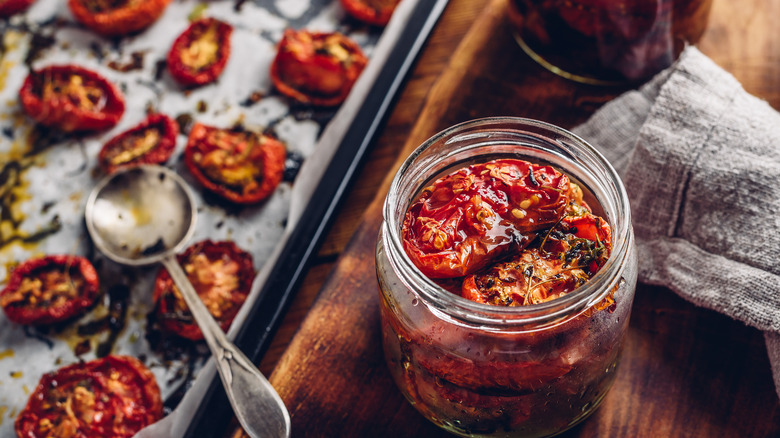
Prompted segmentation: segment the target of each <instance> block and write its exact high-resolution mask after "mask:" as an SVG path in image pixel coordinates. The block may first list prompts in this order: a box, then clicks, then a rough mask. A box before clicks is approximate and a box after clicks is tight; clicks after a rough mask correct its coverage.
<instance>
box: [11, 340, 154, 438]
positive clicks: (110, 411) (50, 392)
mask: <svg viewBox="0 0 780 438" xmlns="http://www.w3.org/2000/svg"><path fill="white" fill-rule="evenodd" d="M162 414H163V409H162V399H161V397H160V388H159V386H158V385H157V381H156V380H155V377H154V375H153V374H152V372H151V371H149V369H148V368H147V367H146V366H145V365H144V364H143V363H141V361H139V360H138V359H136V358H134V357H129V356H107V357H105V358H102V359H96V360H93V361H90V362H86V363H75V364H73V365H69V366H66V367H63V368H60V369H59V370H57V371H54V372H51V373H48V374H45V375H44V376H43V377H42V378H41V380H40V381H39V382H38V386H37V387H36V388H35V391H34V392H33V393H32V395H31V396H30V399H29V401H28V402H27V406H25V408H24V409H23V410H22V412H20V413H19V416H18V417H17V418H16V423H15V428H16V433H17V435H18V436H20V437H29V438H37V437H40V438H44V437H106V438H108V437H112V438H129V437H132V436H133V435H135V433H136V432H138V431H139V430H141V429H142V428H144V427H146V426H148V425H149V424H152V423H154V422H156V421H158V420H159V419H160V418H162Z"/></svg>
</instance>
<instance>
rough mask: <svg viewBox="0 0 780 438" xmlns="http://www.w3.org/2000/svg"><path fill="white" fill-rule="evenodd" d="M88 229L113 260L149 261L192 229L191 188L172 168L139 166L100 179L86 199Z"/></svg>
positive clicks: (182, 240)
mask: <svg viewBox="0 0 780 438" xmlns="http://www.w3.org/2000/svg"><path fill="white" fill-rule="evenodd" d="M85 217H86V219H87V229H88V231H89V234H90V235H91V236H92V240H93V241H94V242H95V246H97V247H98V249H100V251H101V252H102V253H103V254H105V255H106V256H107V257H109V258H110V259H112V260H113V261H115V262H117V263H121V264H125V265H133V266H140V265H150V264H152V263H156V262H159V261H161V260H162V259H163V257H165V256H166V254H170V253H176V252H178V251H179V250H181V249H182V247H183V246H184V245H185V244H186V243H187V241H188V240H189V239H190V237H192V234H193V232H194V231H195V222H196V218H197V211H196V209H195V200H194V197H193V195H192V191H191V190H190V189H189V187H188V186H187V184H186V183H185V182H184V180H182V178H181V177H180V176H179V175H178V174H176V172H174V171H172V170H170V169H168V168H166V167H161V166H139V167H133V168H130V169H127V170H125V171H122V172H117V173H115V174H113V175H111V176H109V177H108V178H104V179H103V180H101V181H100V182H99V183H98V185H97V186H96V187H95V189H94V190H93V191H92V193H91V194H90V197H89V198H88V199H87V207H86V213H85Z"/></svg>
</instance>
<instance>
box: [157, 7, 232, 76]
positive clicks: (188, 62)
mask: <svg viewBox="0 0 780 438" xmlns="http://www.w3.org/2000/svg"><path fill="white" fill-rule="evenodd" d="M231 33H233V27H232V26H231V25H229V24H227V23H224V22H222V21H219V20H217V19H214V18H202V19H200V20H197V21H195V22H193V23H192V24H190V27H188V28H187V30H185V31H184V32H183V33H182V34H181V35H179V37H178V38H176V40H175V41H174V42H173V46H171V50H170V51H169V52H168V70H169V71H170V72H171V76H173V78H174V79H176V81H177V82H178V83H180V84H182V85H184V86H187V87H191V86H198V85H204V84H208V83H210V82H214V81H215V80H217V78H218V77H219V75H220V74H221V73H222V70H224V69H225V65H226V64H227V61H228V58H230V34H231Z"/></svg>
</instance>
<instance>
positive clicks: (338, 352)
mask: <svg viewBox="0 0 780 438" xmlns="http://www.w3.org/2000/svg"><path fill="white" fill-rule="evenodd" d="M761 1H762V0H751V1H748V2H745V3H749V4H750V5H755V4H758V3H759V2H761ZM715 3H716V4H715V6H716V8H715V10H713V15H712V17H711V20H710V28H709V31H708V33H707V34H706V35H705V40H703V41H702V44H701V47H702V50H703V51H705V53H707V54H710V53H715V54H717V55H719V56H720V58H718V57H717V56H713V55H711V56H713V58H714V59H715V60H716V62H719V64H721V65H723V66H724V67H726V68H730V69H731V71H732V72H737V73H735V74H738V73H739V72H742V73H743V76H742V77H740V76H739V74H738V79H740V80H742V81H743V83H745V85H746V87H745V88H746V89H748V91H752V90H758V92H762V91H763V92H764V96H765V97H767V98H770V99H774V100H773V101H770V103H773V104H774V105H775V107H776V108H777V107H778V105H780V94H778V93H780V85H779V84H778V83H777V82H776V81H775V80H774V79H772V78H770V77H759V76H755V77H752V76H751V74H745V72H746V71H747V70H742V64H741V63H739V60H741V59H742V56H744V53H741V52H740V51H739V48H740V44H743V45H744V47H747V44H748V43H749V41H748V38H753V41H755V35H753V34H745V35H744V36H739V35H740V33H742V32H743V29H744V27H743V26H742V25H743V24H745V23H750V26H752V27H751V29H753V32H754V31H755V26H759V28H761V26H763V29H764V31H765V34H768V33H770V32H771V29H772V27H771V26H772V25H771V20H770V19H769V18H768V17H769V16H771V14H769V15H767V16H766V17H763V15H761V14H759V15H758V16H756V17H753V16H750V13H751V11H750V7H749V6H750V5H746V4H743V3H742V2H740V5H739V6H736V5H727V4H723V5H719V3H718V2H717V0H716V2H715ZM721 3H732V2H721ZM734 3H736V2H734ZM771 3H772V5H769V2H767V3H766V4H763V5H762V7H766V8H767V10H769V9H771V8H775V9H776V8H777V7H780V1H775V0H772V2H771ZM718 6H722V7H721V8H718ZM770 6H771V7H770ZM505 8H506V0H493V1H490V2H489V3H488V4H487V5H486V6H485V7H484V9H481V12H480V14H479V16H478V17H475V20H474V23H473V25H471V27H470V30H469V32H468V33H467V34H466V36H465V37H464V38H463V40H462V41H461V43H460V45H459V46H458V48H457V50H456V51H455V52H454V53H453V54H452V58H451V61H450V64H449V67H448V68H447V70H446V71H445V72H444V73H443V74H442V75H441V76H440V78H439V80H438V81H437V82H436V83H435V84H434V86H433V88H432V89H431V90H430V92H429V95H428V97H427V99H426V101H425V105H424V107H423V109H422V111H421V113H420V114H419V120H418V122H417V124H416V125H415V126H414V129H413V130H412V132H411V133H410V134H409V135H408V137H407V141H406V143H405V145H404V148H403V151H402V152H401V154H400V156H401V159H403V158H404V157H406V156H407V155H408V154H409V152H411V151H412V150H413V149H414V148H415V147H416V146H417V145H419V144H420V143H421V142H422V141H423V140H425V139H426V138H428V137H429V136H431V135H432V134H434V133H435V132H438V131H439V130H441V129H443V128H445V127H448V126H450V125H453V124H455V123H458V122H461V121H465V120H469V119H473V118H477V117H485V116H493V115H515V116H523V117H531V118H536V119H542V120H545V121H549V122H551V123H554V124H558V125H560V126H563V127H567V128H569V127H572V126H574V125H576V124H578V123H581V122H582V121H584V120H585V119H586V118H587V117H588V116H589V115H590V114H592V112H593V111H595V110H596V109H597V108H598V107H599V106H601V105H602V104H603V103H605V102H607V101H609V100H610V99H612V98H614V97H615V96H617V95H618V94H620V93H621V92H622V91H624V90H621V89H617V88H603V87H593V86H586V85H581V84H575V83H572V82H569V81H566V80H563V79H560V78H558V77H556V76H554V75H553V74H551V73H549V72H547V71H546V70H544V69H542V68H540V67H539V66H538V65H536V64H535V63H533V61H531V60H530V59H529V58H528V57H527V56H526V55H525V54H524V53H523V52H522V51H521V50H520V49H519V47H518V46H517V44H516V43H515V42H514V40H513V39H512V36H511V34H510V32H509V29H508V27H507V24H506V19H505ZM754 9H755V8H754ZM754 12H755V11H754ZM762 17H763V18H762ZM740 20H741V21H740ZM740 23H742V24H740ZM757 23H758V24H757ZM436 32H446V30H441V29H437V31H436ZM773 33H774V34H777V32H773ZM708 38H709V39H708ZM762 38H764V39H763V40H762V41H766V40H767V38H768V37H766V36H765V35H764V36H763V37H762ZM772 38H773V39H772V41H774V42H775V43H778V42H780V38H778V37H772ZM708 44H710V46H708ZM707 47H710V48H711V50H710V51H709V52H708V51H707V50H706V49H707ZM769 47H772V46H771V45H770V46H769ZM775 47H776V46H775ZM716 49H717V50H716ZM761 50H763V52H762V53H763V55H767V53H766V51H767V50H770V49H761ZM774 63H775V64H777V65H775V66H772V67H767V66H763V68H764V71H767V70H768V71H775V72H777V71H778V70H777V68H778V67H780V61H778V60H777V59H775V60H774ZM772 69H774V70H772ZM751 78H752V79H751ZM399 164H400V161H399V162H398V163H396V168H397V167H398V165H399ZM393 173H394V170H393V171H391V172H389V175H388V178H387V179H386V180H385V182H384V184H383V185H382V187H381V189H380V190H379V192H378V194H377V196H376V198H375V200H374V201H373V203H371V205H370V206H369V207H368V209H367V210H366V212H365V214H364V216H363V217H362V220H361V222H360V225H359V226H358V228H357V230H356V232H355V233H354V235H353V238H352V240H351V241H350V243H349V245H348V246H347V248H346V249H345V251H344V252H343V253H342V255H341V257H340V258H339V260H338V262H337V264H336V267H335V269H334V270H333V271H332V273H331V275H330V277H329V279H328V280H327V281H326V282H325V284H324V287H323V288H322V290H321V292H320V294H319V296H318V297H317V299H316V301H315V303H314V305H313V307H312V308H311V310H310V311H309V313H308V315H307V317H306V318H305V320H304V321H303V323H302V325H301V327H300V328H299V330H298V332H297V334H296V335H295V336H294V338H293V339H292V341H291V343H290V345H289V347H288V348H287V350H286V351H285V353H284V354H283V356H282V358H281V359H280V361H279V363H278V364H277V366H276V367H275V369H274V372H273V374H272V375H271V377H270V380H271V383H272V384H273V385H274V386H275V387H276V389H277V390H278V392H279V393H280V395H281V397H282V399H283V400H284V401H285V403H286V405H287V406H288V408H289V410H290V414H291V417H292V428H293V436H294V437H299V436H328V437H329V436H332V437H374V438H376V437H439V436H441V437H445V436H450V435H448V434H446V433H445V432H443V431H441V430H439V429H437V428H436V427H435V426H433V425H432V424H430V423H429V422H428V421H427V420H425V419H424V418H423V417H422V416H421V415H420V414H418V413H417V411H415V410H414V408H413V407H411V405H409V403H407V402H406V400H405V399H404V398H403V397H402V396H401V394H400V392H399V391H398V390H397V389H396V387H395V385H394V383H393V382H392V380H391V378H390V375H389V372H388V371H387V369H386V366H385V362H384V357H383V355H382V347H381V337H380V324H379V296H378V290H377V283H376V276H375V267H374V247H375V243H376V238H377V233H378V230H379V226H380V223H381V220H382V218H381V207H382V202H383V200H384V195H385V193H386V191H387V187H388V186H389V181H390V178H391V177H392V174H393ZM779 435H780V407H779V406H778V398H777V395H776V394H775V391H774V387H773V384H772V379H771V375H770V366H769V362H768V360H767V357H766V352H765V350H764V345H763V338H762V336H761V334H760V333H759V332H757V331H755V330H753V329H750V328H747V327H745V326H743V325H742V324H741V323H738V322H735V321H733V320H730V319H729V318H727V317H725V316H722V315H719V314H716V313H714V312H710V311H707V310H703V309H699V308H696V307H694V306H693V305H691V304H689V303H687V302H685V301H683V300H682V299H680V298H679V297H677V296H676V295H674V294H673V293H671V292H670V291H668V290H665V289H660V288H653V287H648V286H640V287H639V290H638V291H637V297H636V301H635V303H634V309H633V314H632V321H631V326H630V330H629V334H628V339H627V343H626V347H625V350H624V356H623V360H622V363H621V365H620V367H619V371H618V377H617V381H616V383H615V386H614V387H613V389H612V391H611V392H610V393H609V395H608V396H607V398H606V399H605V401H604V403H603V405H602V406H601V408H600V409H599V410H598V411H597V412H596V413H595V414H594V415H593V416H592V417H591V418H590V419H589V420H587V421H586V422H584V423H583V424H581V425H580V426H578V427H576V428H575V429H573V430H571V431H569V432H567V433H566V434H565V436H648V437H650V436H743V437H744V436H762V437H763V436H779Z"/></svg>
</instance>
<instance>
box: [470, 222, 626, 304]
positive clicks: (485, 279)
mask: <svg viewBox="0 0 780 438" xmlns="http://www.w3.org/2000/svg"><path fill="white" fill-rule="evenodd" d="M538 239H539V240H540V242H539V243H538V245H535V244H532V246H533V247H529V248H526V249H524V250H523V251H521V252H520V253H519V254H517V255H516V256H514V257H512V259H511V260H510V261H507V262H503V263H497V264H495V265H493V266H491V267H490V268H488V269H487V270H485V271H482V272H479V273H477V274H474V275H470V276H468V277H466V279H465V280H464V281H463V292H462V296H463V297H464V298H466V299H469V300H472V301H476V302H478V303H486V304H493V305H499V306H524V305H530V304H538V303H542V302H545V301H550V300H553V299H555V298H558V297H561V296H563V295H565V294H567V293H569V292H571V291H573V290H574V289H576V288H578V287H580V286H582V285H583V284H585V282H587V281H588V280H589V279H590V278H591V277H593V276H594V275H595V274H596V272H598V271H599V269H601V267H602V266H604V263H606V261H607V258H609V253H610V250H611V246H612V231H611V229H610V227H609V224H607V222H606V221H605V220H603V219H601V218H600V217H598V216H594V215H592V214H590V213H587V214H585V215H583V216H579V217H564V218H563V219H561V221H560V222H558V223H557V224H555V225H554V226H553V227H552V228H550V229H549V230H547V232H545V233H540V234H539V237H538Z"/></svg>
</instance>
